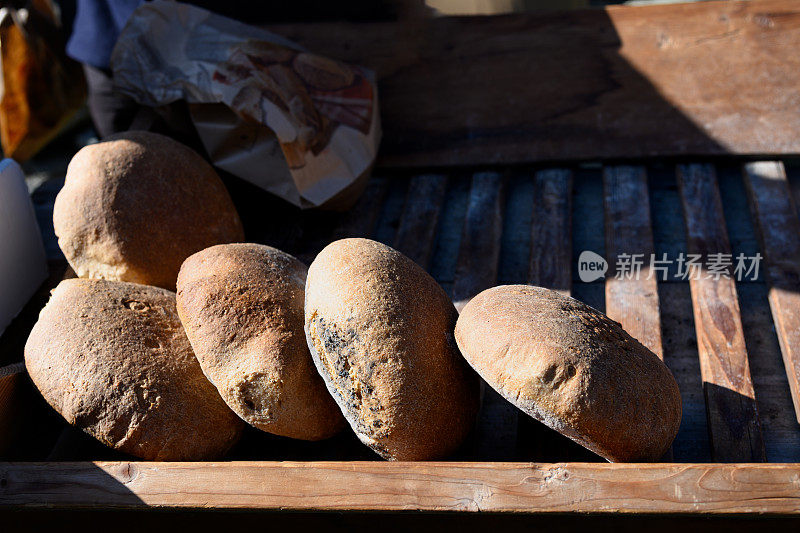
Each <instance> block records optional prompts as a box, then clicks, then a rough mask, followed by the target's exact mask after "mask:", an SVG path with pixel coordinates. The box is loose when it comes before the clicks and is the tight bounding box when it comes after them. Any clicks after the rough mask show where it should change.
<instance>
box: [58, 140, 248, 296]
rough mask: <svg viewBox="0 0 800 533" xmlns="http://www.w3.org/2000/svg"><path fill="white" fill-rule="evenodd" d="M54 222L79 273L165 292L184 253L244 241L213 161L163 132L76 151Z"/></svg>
mask: <svg viewBox="0 0 800 533" xmlns="http://www.w3.org/2000/svg"><path fill="white" fill-rule="evenodd" d="M53 227H54V229H55V233H56V236H57V237H58V245H59V246H60V247H61V250H62V251H63V252H64V256H65V257H66V258H67V261H69V264H70V265H71V266H72V268H73V269H74V270H75V272H76V273H77V274H78V276H80V277H82V278H97V279H107V280H112V281H129V282H133V283H141V284H146V285H155V286H158V287H163V288H166V289H169V290H175V280H176V278H177V276H178V270H179V269H180V266H181V263H182V262H183V260H184V259H186V258H187V257H188V256H190V255H192V254H193V253H195V252H197V251H200V250H202V249H204V248H206V247H208V246H212V245H214V244H222V243H229V242H238V241H242V240H244V232H243V230H242V223H241V221H240V219H239V215H238V213H237V212H236V208H235V207H234V205H233V202H232V201H231V199H230V196H229V195H228V192H227V190H226V189H225V186H224V185H223V183H222V180H220V178H219V176H217V173H216V172H215V171H214V169H213V168H212V167H211V165H209V164H208V163H207V162H206V161H205V160H204V159H203V158H202V157H200V156H199V155H198V154H197V153H196V152H194V151H193V150H191V149H190V148H188V147H186V146H184V145H182V144H180V143H178V142H176V141H174V140H172V139H170V138H169V137H165V136H163V135H158V134H155V133H148V132H138V131H131V132H125V133H120V134H117V135H112V136H111V137H109V138H108V139H107V140H105V141H103V142H100V143H97V144H92V145H89V146H86V147H84V148H82V149H81V150H80V151H79V152H78V153H77V154H75V157H73V158H72V161H70V164H69V167H68V168H67V176H66V181H65V183H64V187H63V188H62V189H61V191H60V192H59V193H58V196H57V197H56V201H55V205H54V208H53Z"/></svg>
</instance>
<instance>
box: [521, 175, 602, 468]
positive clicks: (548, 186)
mask: <svg viewBox="0 0 800 533" xmlns="http://www.w3.org/2000/svg"><path fill="white" fill-rule="evenodd" d="M572 182H573V176H572V171H570V170H567V169H558V168H553V169H546V170H540V171H538V172H536V173H535V174H534V176H533V205H532V206H531V209H532V216H531V256H530V263H529V265H528V283H529V284H531V285H537V286H539V287H546V288H548V289H553V290H557V291H559V292H560V293H562V294H565V295H567V296H569V295H570V293H571V291H572V266H571V263H572ZM518 424H519V429H518V439H517V447H518V450H519V455H520V457H522V458H531V459H535V460H548V461H552V460H567V461H596V460H599V457H598V456H596V455H594V454H593V453H592V452H590V451H588V450H586V449H585V448H583V447H581V446H580V445H578V444H576V443H574V442H573V441H571V440H570V439H568V438H567V437H564V436H563V435H561V434H559V433H557V432H556V431H555V430H552V429H550V428H548V427H547V426H545V425H544V424H542V423H540V422H539V421H537V420H534V419H533V418H531V417H529V416H528V415H526V414H525V413H522V412H519V414H518Z"/></svg>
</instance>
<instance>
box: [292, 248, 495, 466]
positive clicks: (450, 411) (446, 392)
mask: <svg viewBox="0 0 800 533" xmlns="http://www.w3.org/2000/svg"><path fill="white" fill-rule="evenodd" d="M456 317H457V313H456V310H455V307H453V304H452V302H451V301H450V300H449V298H448V297H447V295H446V294H445V292H444V291H443V290H442V288H441V287H440V286H439V285H438V284H437V283H436V281H434V279H433V278H431V277H430V276H429V275H428V273H426V272H425V271H424V270H423V269H422V268H420V267H419V266H418V265H417V264H416V263H414V262H413V261H411V260H410V259H408V258H407V257H405V256H404V255H402V254H401V253H400V252H398V251H396V250H394V249H392V248H389V247H388V246H385V245H383V244H380V243H378V242H375V241H371V240H367V239H344V240H340V241H336V242H333V243H332V244H330V245H328V246H327V247H326V248H325V249H324V250H322V251H321V252H320V254H319V255H318V256H317V258H316V259H315V260H314V262H313V263H312V264H311V266H310V267H309V272H308V281H307V284H306V306H305V329H306V337H307V339H308V345H309V347H310V348H311V353H312V356H313V357H314V363H315V364H316V366H317V369H318V370H319V373H320V374H321V375H322V377H323V378H324V379H325V383H326V384H327V386H328V390H329V391H330V392H331V394H332V395H333V397H334V398H335V399H336V402H337V403H338V404H339V407H340V409H341V410H342V413H344V416H345V418H347V420H348V422H349V423H350V425H351V427H352V428H353V430H354V431H355V433H356V434H357V435H358V437H359V439H361V441H362V442H364V443H365V444H366V445H367V446H369V447H370V448H372V449H373V450H374V451H375V452H377V453H378V454H379V455H381V456H382V457H384V458H386V459H392V460H404V461H406V460H407V461H414V460H425V459H434V458H439V457H443V456H446V455H448V454H449V453H451V452H453V451H454V450H455V449H456V448H457V447H458V446H459V445H460V444H461V442H462V441H463V440H464V438H465V436H466V435H467V433H468V432H469V431H470V429H471V428H472V425H473V423H474V421H475V417H476V414H477V410H478V403H479V391H480V387H479V381H478V378H477V376H476V375H475V373H474V372H473V371H472V370H471V369H470V368H469V366H468V365H467V364H466V362H465V361H464V359H463V358H462V357H461V355H460V354H459V353H458V349H457V348H456V345H455V342H454V339H453V327H454V325H455V321H456Z"/></svg>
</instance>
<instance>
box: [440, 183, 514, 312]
mask: <svg viewBox="0 0 800 533" xmlns="http://www.w3.org/2000/svg"><path fill="white" fill-rule="evenodd" d="M504 200H505V179H504V178H503V176H502V175H500V174H498V173H496V172H480V173H478V174H475V175H474V176H473V177H472V186H471V188H470V192H469V204H468V205H467V214H466V217H465V219H464V230H463V231H462V233H461V246H460V247H459V250H458V262H457V263H456V273H455V277H454V279H453V301H454V303H455V306H456V309H458V311H459V312H461V309H463V308H464V306H465V305H466V304H467V303H468V302H469V301H470V300H471V299H472V298H473V297H474V296H475V295H477V294H478V293H479V292H481V291H483V290H485V289H488V288H490V287H493V286H494V285H495V284H496V283H497V266H498V262H499V260H500V238H501V235H502V233H503V207H504V206H503V202H504Z"/></svg>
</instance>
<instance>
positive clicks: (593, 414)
mask: <svg viewBox="0 0 800 533" xmlns="http://www.w3.org/2000/svg"><path fill="white" fill-rule="evenodd" d="M456 341H457V342H458V346H459V348H460V349H461V352H462V353H463V354H464V357H465V358H466V359H467V361H469V363H470V364H471V365H472V367H473V368H474V369H475V370H477V371H478V373H479V374H480V375H481V377H483V379H484V380H486V382H487V383H488V384H489V385H490V386H491V387H492V388H494V389H495V390H496V391H497V392H499V393H500V394H501V395H502V396H503V397H504V398H506V399H507V400H508V401H510V402H511V403H513V404H514V405H516V406H517V407H519V408H520V409H522V410H523V411H525V412H526V413H527V414H528V415H530V416H532V417H534V418H535V419H537V420H539V421H540V422H543V423H545V424H547V425H548V426H550V427H551V428H553V429H555V430H556V431H558V432H559V433H562V434H564V435H566V436H567V437H569V438H571V439H572V440H574V441H575V442H577V443H579V444H581V445H583V446H585V447H586V448H588V449H590V450H592V451H593V452H595V453H597V454H598V455H600V456H602V457H604V458H605V459H607V460H609V461H655V460H658V459H659V458H660V457H661V456H663V455H664V453H665V452H666V451H667V449H668V448H669V446H670V444H671V443H672V440H673V439H674V438H675V435H676V434H677V432H678V426H680V423H681V396H680V392H679V391H678V385H677V383H676V382H675V379H674V378H673V377H672V374H671V373H670V371H669V370H668V369H667V367H666V365H664V363H663V362H662V361H661V360H660V359H659V358H658V357H656V355H655V354H653V353H652V352H651V351H650V350H648V349H647V348H645V347H644V346H642V344H641V343H639V342H638V341H637V340H635V339H634V338H633V337H631V336H630V335H628V334H627V333H626V332H625V331H624V330H623V329H622V327H621V326H620V325H619V324H618V323H617V322H614V321H613V320H611V319H610V318H608V317H607V316H606V315H604V314H603V313H601V312H599V311H597V310H595V309H593V308H591V307H589V306H588V305H586V304H583V303H581V302H579V301H577V300H575V299H573V298H570V297H568V296H563V295H561V294H559V293H557V292H555V291H551V290H548V289H543V288H540V287H532V286H528V285H505V286H500V287H494V288H492V289H488V290H486V291H483V292H482V293H480V294H478V295H477V296H476V297H475V298H473V299H472V300H471V301H470V302H469V303H468V304H467V305H466V306H465V307H464V309H463V310H462V312H461V316H460V317H459V319H458V323H457V324H456Z"/></svg>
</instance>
